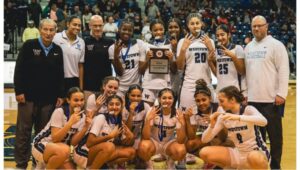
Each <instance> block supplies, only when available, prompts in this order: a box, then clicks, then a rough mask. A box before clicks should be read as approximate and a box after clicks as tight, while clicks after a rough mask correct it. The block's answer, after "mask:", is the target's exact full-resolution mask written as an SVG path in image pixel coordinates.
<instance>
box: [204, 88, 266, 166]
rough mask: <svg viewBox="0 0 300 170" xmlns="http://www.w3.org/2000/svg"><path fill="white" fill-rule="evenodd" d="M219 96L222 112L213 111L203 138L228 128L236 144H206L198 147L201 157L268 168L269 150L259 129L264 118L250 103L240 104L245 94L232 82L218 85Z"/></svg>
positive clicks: (218, 163) (209, 161)
mask: <svg viewBox="0 0 300 170" xmlns="http://www.w3.org/2000/svg"><path fill="white" fill-rule="evenodd" d="M218 99H219V104H220V106H222V108H223V109H224V110H225V113H224V112H223V113H221V112H215V113H213V115H212V116H211V117H210V125H209V127H208V128H207V129H206V130H205V131H204V133H203V135H202V142H204V143H207V142H209V141H211V140H212V139H213V137H214V136H215V135H216V134H217V133H219V131H220V130H222V129H227V130H228V138H229V139H230V140H232V141H233V142H234V145H235V147H234V148H231V147H224V146H207V147H204V148H203V149H201V151H200V153H199V154H200V158H201V159H203V160H204V161H205V162H208V163H212V164H216V165H218V166H220V167H223V168H235V169H267V168H268V159H270V153H269V151H268V149H267V147H266V144H265V142H264V141H263V139H262V138H261V134H260V131H259V129H258V126H266V124H267V120H266V118H265V117H264V116H263V115H262V114H261V113H259V112H258V111H257V110H256V109H255V108H254V107H253V106H246V107H243V106H242V105H241V102H242V101H243V100H244V96H243V95H242V93H241V92H240V91H239V90H238V89H237V88H236V87H235V86H228V87H225V88H223V89H221V90H220V92H219V94H218Z"/></svg>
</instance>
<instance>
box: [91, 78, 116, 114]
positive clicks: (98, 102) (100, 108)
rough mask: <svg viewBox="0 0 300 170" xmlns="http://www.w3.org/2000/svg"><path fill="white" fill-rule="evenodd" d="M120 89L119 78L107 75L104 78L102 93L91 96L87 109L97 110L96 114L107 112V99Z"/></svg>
mask: <svg viewBox="0 0 300 170" xmlns="http://www.w3.org/2000/svg"><path fill="white" fill-rule="evenodd" d="M118 89H119V79H118V78H116V77H113V76H107V77H105V78H104V79H103V83H102V87H101V89H100V93H95V94H92V95H90V96H89V98H88V100H87V106H86V110H88V111H95V112H96V114H100V113H107V103H106V99H107V98H108V97H109V96H112V95H114V94H116V93H117V91H118Z"/></svg>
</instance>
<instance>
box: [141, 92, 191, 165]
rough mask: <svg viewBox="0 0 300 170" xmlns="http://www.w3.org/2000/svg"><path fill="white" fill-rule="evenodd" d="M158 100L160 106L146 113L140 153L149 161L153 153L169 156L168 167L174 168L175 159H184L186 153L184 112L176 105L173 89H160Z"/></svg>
mask: <svg viewBox="0 0 300 170" xmlns="http://www.w3.org/2000/svg"><path fill="white" fill-rule="evenodd" d="M158 101H159V106H158V107H152V108H151V110H150V111H149V112H148V113H147V115H146V118H145V121H144V127H143V131H142V141H141V142H140V145H139V149H138V155H139V157H140V158H142V159H143V160H144V161H149V160H150V158H151V157H152V156H153V155H155V154H162V155H163V156H167V157H168V160H167V163H168V169H174V168H175V167H174V166H175V164H174V161H175V160H177V161H180V160H182V159H183V158H184V156H185V154H186V149H185V146H184V141H185V137H186V134H185V120H184V116H183V113H182V112H181V111H179V110H176V109H175V107H174V105H175V103H174V92H173V91H172V90H171V89H169V88H165V89H162V90H161V91H159V94H158ZM175 132H176V134H177V137H176V138H175ZM149 168H151V161H150V164H149Z"/></svg>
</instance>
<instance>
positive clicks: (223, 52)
mask: <svg viewBox="0 0 300 170" xmlns="http://www.w3.org/2000/svg"><path fill="white" fill-rule="evenodd" d="M216 35H217V39H218V44H219V45H218V47H217V48H218V49H217V55H216V56H217V57H216V58H215V57H209V60H208V64H209V66H210V68H211V70H212V72H213V73H214V74H215V75H216V77H217V79H218V84H217V92H218V91H220V89H222V88H224V87H227V86H230V85H233V86H235V87H237V88H238V89H240V90H243V91H244V90H246V87H245V86H246V79H245V76H244V75H245V73H246V71H245V63H244V56H245V55H244V49H243V47H242V46H240V45H236V44H233V43H231V42H230V31H229V28H228V26H227V25H223V24H222V25H220V26H218V27H217V32H216ZM212 54H213V53H212ZM212 56H214V55H212ZM245 93H246V92H245Z"/></svg>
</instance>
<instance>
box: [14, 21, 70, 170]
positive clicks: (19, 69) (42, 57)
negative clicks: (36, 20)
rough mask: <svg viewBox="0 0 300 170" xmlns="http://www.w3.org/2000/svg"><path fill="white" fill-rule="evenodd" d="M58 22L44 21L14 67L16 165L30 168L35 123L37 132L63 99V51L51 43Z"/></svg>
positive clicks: (25, 45)
mask: <svg viewBox="0 0 300 170" xmlns="http://www.w3.org/2000/svg"><path fill="white" fill-rule="evenodd" d="M56 29H57V26H56V23H55V22H54V21H53V20H51V19H44V20H42V21H41V23H40V26H39V31H40V35H41V37H40V38H39V39H34V40H28V41H26V42H25V43H24V44H23V47H22V49H21V50H20V53H19V55H18V59H17V62H16V67H15V75H14V85H15V93H16V100H17V102H18V117H17V129H16V145H15V160H16V163H17V165H16V167H17V168H21V169H26V168H27V163H28V161H29V158H30V153H31V149H30V148H31V147H30V144H31V133H32V131H31V130H32V126H34V128H35V134H38V133H39V132H40V130H42V129H43V128H44V126H45V125H46V124H47V122H48V121H49V119H50V117H51V114H52V112H53V110H54V108H55V107H58V106H60V105H61V104H62V102H63V99H62V97H63V92H64V84H63V80H64V71H63V70H64V69H63V54H62V50H61V48H60V47H59V46H57V45H56V44H54V43H52V40H53V37H54V35H55V33H56Z"/></svg>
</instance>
